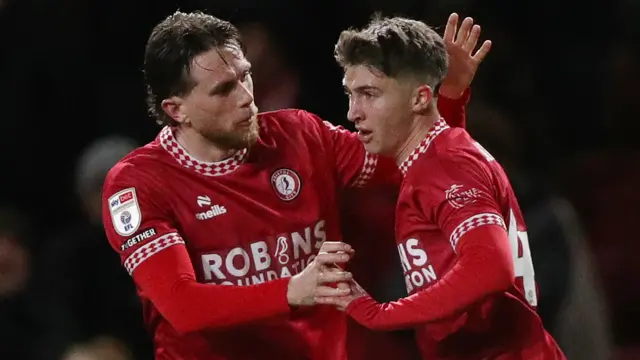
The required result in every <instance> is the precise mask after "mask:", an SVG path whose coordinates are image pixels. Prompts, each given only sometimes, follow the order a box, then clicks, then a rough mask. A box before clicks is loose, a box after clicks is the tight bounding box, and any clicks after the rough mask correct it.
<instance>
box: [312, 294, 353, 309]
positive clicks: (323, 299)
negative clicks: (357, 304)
mask: <svg viewBox="0 0 640 360" xmlns="http://www.w3.org/2000/svg"><path fill="white" fill-rule="evenodd" d="M314 300H315V302H316V304H323V305H334V306H336V307H339V308H346V307H347V306H348V305H349V298H348V297H336V296H333V297H331V296H317V297H316V298H315V299H314Z"/></svg>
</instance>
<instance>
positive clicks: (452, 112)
mask: <svg viewBox="0 0 640 360" xmlns="http://www.w3.org/2000/svg"><path fill="white" fill-rule="evenodd" d="M470 98H471V88H467V89H466V90H465V91H464V93H463V94H462V96H461V97H459V98H458V99H451V98H448V97H446V96H443V95H438V111H439V112H440V116H442V117H443V118H444V119H445V120H446V121H447V124H449V126H451V127H460V128H466V127H467V114H466V106H467V104H468V103H469V99H470Z"/></svg>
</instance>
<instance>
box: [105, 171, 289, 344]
mask: <svg viewBox="0 0 640 360" xmlns="http://www.w3.org/2000/svg"><path fill="white" fill-rule="evenodd" d="M131 170H132V168H131V166H128V165H126V164H122V163H121V164H118V165H116V166H115V167H114V168H113V169H112V170H111V172H110V173H109V175H108V176H107V179H106V181H105V185H104V189H103V201H102V202H103V204H102V206H103V223H104V228H105V230H106V233H107V237H108V239H109V243H110V244H111V246H112V247H113V248H114V250H116V252H118V253H119V254H120V257H121V259H122V263H123V265H124V267H125V268H126V270H127V271H128V272H129V274H131V275H132V276H133V279H134V281H135V283H136V285H137V286H138V288H139V289H140V291H141V294H142V295H143V296H145V297H147V298H148V299H149V300H150V301H151V302H152V303H153V305H154V306H155V307H156V308H157V309H158V311H159V312H160V313H161V314H162V316H164V317H165V318H166V319H167V321H169V323H170V324H171V325H172V326H173V327H174V328H175V329H176V330H177V331H179V332H183V333H185V332H191V331H199V330H203V329H211V328H221V327H227V326H234V325H240V324H244V323H247V322H251V321H255V320H260V319H264V318H267V317H271V316H275V315H279V314H283V313H287V312H288V311H289V305H288V303H287V299H286V293H287V287H288V279H280V280H276V281H270V282H266V283H263V284H259V285H253V286H226V285H212V284H201V283H198V282H197V281H196V277H195V273H194V269H193V265H192V264H191V260H190V258H189V254H188V252H187V248H186V246H185V240H184V239H183V238H182V237H181V236H180V233H179V232H178V231H177V230H176V229H175V226H174V225H173V221H172V220H171V219H172V214H171V207H170V206H169V204H168V203H167V202H165V201H163V199H164V198H163V195H162V193H161V192H160V191H156V190H154V188H153V185H152V184H154V181H153V180H151V179H150V177H149V176H146V175H145V174H144V173H142V172H141V171H139V169H136V170H137V171H136V173H135V174H127V173H128V172H132V171H131Z"/></svg>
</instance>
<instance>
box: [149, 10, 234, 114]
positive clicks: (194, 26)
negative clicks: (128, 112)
mask: <svg viewBox="0 0 640 360" xmlns="http://www.w3.org/2000/svg"><path fill="white" fill-rule="evenodd" d="M221 46H236V47H238V48H239V49H241V50H242V51H244V46H243V44H242V41H241V39H240V32H239V31H238V29H237V28H236V27H235V26H233V25H232V24H231V23H230V22H228V21H224V20H221V19H218V18H216V17H214V16H211V15H207V14H203V13H202V12H192V13H183V12H180V11H177V12H175V13H174V14H173V15H170V16H169V17H167V18H166V19H164V20H163V21H162V22H160V23H159V24H158V25H156V26H155V27H154V28H153V31H152V32H151V35H150V36H149V40H148V41H147V46H146V49H145V55H144V76H145V81H146V86H147V105H148V107H149V112H150V113H151V115H153V116H154V117H155V118H156V122H157V123H158V124H160V125H175V124H176V122H175V120H173V119H172V118H171V117H169V116H168V115H167V114H166V113H165V112H164V111H163V110H162V107H161V104H162V100H164V99H166V98H169V97H171V96H176V95H177V96H180V95H184V94H187V93H189V91H191V89H193V87H194V86H195V84H194V83H193V82H192V81H191V79H190V76H189V75H190V68H191V62H192V61H193V59H194V58H195V57H196V56H198V55H200V54H202V53H204V52H207V51H209V50H211V49H213V48H216V47H221Z"/></svg>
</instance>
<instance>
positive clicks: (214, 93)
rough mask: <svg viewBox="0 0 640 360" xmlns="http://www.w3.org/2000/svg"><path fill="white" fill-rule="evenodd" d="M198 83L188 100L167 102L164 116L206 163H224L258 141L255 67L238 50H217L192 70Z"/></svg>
mask: <svg viewBox="0 0 640 360" xmlns="http://www.w3.org/2000/svg"><path fill="white" fill-rule="evenodd" d="M190 72H191V73H190V78H191V81H193V83H194V84H195V86H194V87H193V89H192V90H191V91H190V92H189V93H187V94H186V95H184V96H173V97H171V98H169V99H165V100H163V101H162V108H163V109H164V111H165V112H166V113H167V114H168V115H169V116H171V117H172V118H173V119H174V120H176V121H177V122H178V123H179V124H180V125H179V126H178V131H177V133H176V137H177V140H178V142H179V143H180V144H181V145H182V146H184V147H185V149H186V150H187V151H188V152H189V153H190V154H192V155H193V156H195V157H196V158H198V159H200V160H202V161H209V162H215V161H220V160H223V159H225V158H227V157H229V156H231V155H232V154H233V153H235V152H236V151H237V150H238V149H242V148H246V147H249V146H251V145H253V144H254V143H255V142H256V141H257V139H258V119H257V113H258V108H257V107H256V105H255V102H254V96H253V80H252V78H251V64H250V63H249V61H247V59H246V58H245V56H244V54H243V53H242V51H241V50H240V49H239V48H238V47H235V46H225V47H221V48H213V49H211V50H209V51H207V52H205V53H202V54H200V55H198V56H196V57H195V58H194V59H193V61H192V63H191V66H190Z"/></svg>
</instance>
